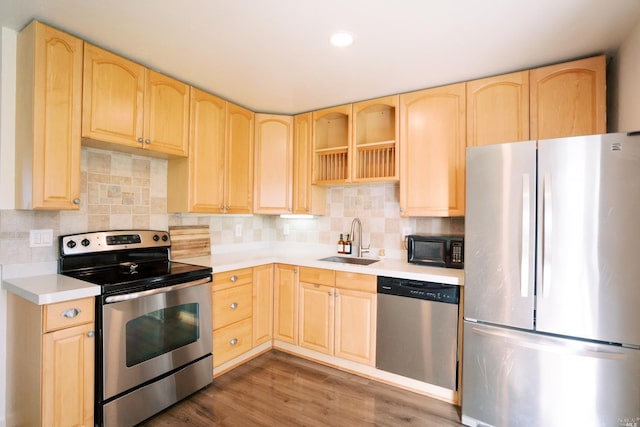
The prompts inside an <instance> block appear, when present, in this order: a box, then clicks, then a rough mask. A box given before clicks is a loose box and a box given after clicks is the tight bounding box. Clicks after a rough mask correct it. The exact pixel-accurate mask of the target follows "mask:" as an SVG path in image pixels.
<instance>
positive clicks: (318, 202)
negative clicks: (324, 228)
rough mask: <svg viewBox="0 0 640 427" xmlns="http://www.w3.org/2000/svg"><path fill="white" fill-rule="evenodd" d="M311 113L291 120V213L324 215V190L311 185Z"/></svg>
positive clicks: (299, 115)
mask: <svg viewBox="0 0 640 427" xmlns="http://www.w3.org/2000/svg"><path fill="white" fill-rule="evenodd" d="M312 183H313V113H304V114H298V115H297V116H294V118H293V213H294V214H297V215H325V214H326V213H327V190H326V188H324V187H322V186H319V185H313V184H312Z"/></svg>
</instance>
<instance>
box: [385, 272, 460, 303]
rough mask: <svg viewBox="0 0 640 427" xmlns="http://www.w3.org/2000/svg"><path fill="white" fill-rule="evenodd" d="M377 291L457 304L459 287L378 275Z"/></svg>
mask: <svg viewBox="0 0 640 427" xmlns="http://www.w3.org/2000/svg"><path fill="white" fill-rule="evenodd" d="M378 293H379V294H387V295H397V296H401V297H408V298H416V299H422V300H428V301H437V302H444V303H448V304H458V303H459V302H460V287H459V286H456V285H447V284H444V283H435V282H423V281H420V280H411V279H399V278H397V277H385V276H378Z"/></svg>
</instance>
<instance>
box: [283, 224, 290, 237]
mask: <svg viewBox="0 0 640 427" xmlns="http://www.w3.org/2000/svg"><path fill="white" fill-rule="evenodd" d="M282 234H284V235H285V236H288V235H289V224H285V225H284V226H283V227H282Z"/></svg>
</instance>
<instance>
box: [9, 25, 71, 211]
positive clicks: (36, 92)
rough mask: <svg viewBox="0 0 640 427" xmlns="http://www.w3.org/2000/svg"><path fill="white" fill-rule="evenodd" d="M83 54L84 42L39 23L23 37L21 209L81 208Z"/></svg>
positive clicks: (19, 138) (19, 110)
mask: <svg viewBox="0 0 640 427" xmlns="http://www.w3.org/2000/svg"><path fill="white" fill-rule="evenodd" d="M82 55H83V42H82V40H80V39H77V38H75V37H72V36H70V35H68V34H65V33H63V32H61V31H58V30H55V29H53V28H50V27H48V26H46V25H44V24H41V23H40V22H37V21H34V22H33V23H31V24H30V25H29V26H28V27H27V28H25V29H24V30H23V31H21V32H20V34H19V36H18V56H17V66H18V75H17V82H16V83H17V84H16V93H17V97H16V168H17V172H18V173H17V174H16V208H18V209H79V208H80V205H79V197H80V129H81V108H80V107H81V102H82Z"/></svg>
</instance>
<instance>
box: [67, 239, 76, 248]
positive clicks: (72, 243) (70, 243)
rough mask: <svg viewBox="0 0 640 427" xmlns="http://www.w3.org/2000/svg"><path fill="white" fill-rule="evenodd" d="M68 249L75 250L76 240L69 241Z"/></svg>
mask: <svg viewBox="0 0 640 427" xmlns="http://www.w3.org/2000/svg"><path fill="white" fill-rule="evenodd" d="M67 247H68V248H69V249H73V248H75V247H76V242H75V240H69V241H68V242H67Z"/></svg>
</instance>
